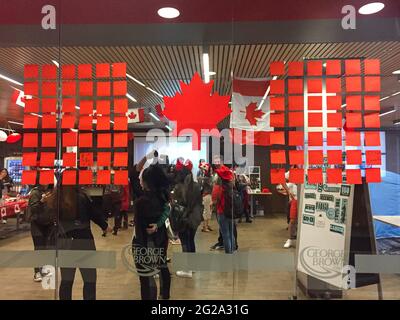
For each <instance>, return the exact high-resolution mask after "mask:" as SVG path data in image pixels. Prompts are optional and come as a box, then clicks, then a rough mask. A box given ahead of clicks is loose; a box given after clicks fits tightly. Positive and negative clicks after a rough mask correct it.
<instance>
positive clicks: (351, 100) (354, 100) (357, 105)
mask: <svg viewBox="0 0 400 320" xmlns="http://www.w3.org/2000/svg"><path fill="white" fill-rule="evenodd" d="M346 108H347V110H361V96H347V97H346Z"/></svg>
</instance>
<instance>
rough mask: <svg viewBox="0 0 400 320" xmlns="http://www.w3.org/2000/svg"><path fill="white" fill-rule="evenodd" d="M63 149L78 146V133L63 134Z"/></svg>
mask: <svg viewBox="0 0 400 320" xmlns="http://www.w3.org/2000/svg"><path fill="white" fill-rule="evenodd" d="M62 139H63V141H62V142H63V147H75V146H76V145H77V139H78V133H77V132H65V133H63V134H62Z"/></svg>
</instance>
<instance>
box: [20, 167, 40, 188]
mask: <svg viewBox="0 0 400 320" xmlns="http://www.w3.org/2000/svg"><path fill="white" fill-rule="evenodd" d="M36 172H37V171H36V170H23V171H22V180H21V183H22V184H28V185H35V184H36Z"/></svg>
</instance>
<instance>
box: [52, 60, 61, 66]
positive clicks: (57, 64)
mask: <svg viewBox="0 0 400 320" xmlns="http://www.w3.org/2000/svg"><path fill="white" fill-rule="evenodd" d="M51 62H53V63H54V64H55V65H56V66H57V68H59V67H60V65H59V63H58V62H57V61H56V60H51Z"/></svg>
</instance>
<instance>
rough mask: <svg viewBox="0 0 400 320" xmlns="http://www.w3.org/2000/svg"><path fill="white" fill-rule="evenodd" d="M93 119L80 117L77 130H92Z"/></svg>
mask: <svg viewBox="0 0 400 320" xmlns="http://www.w3.org/2000/svg"><path fill="white" fill-rule="evenodd" d="M92 127H93V117H92V116H80V117H79V130H92Z"/></svg>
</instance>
